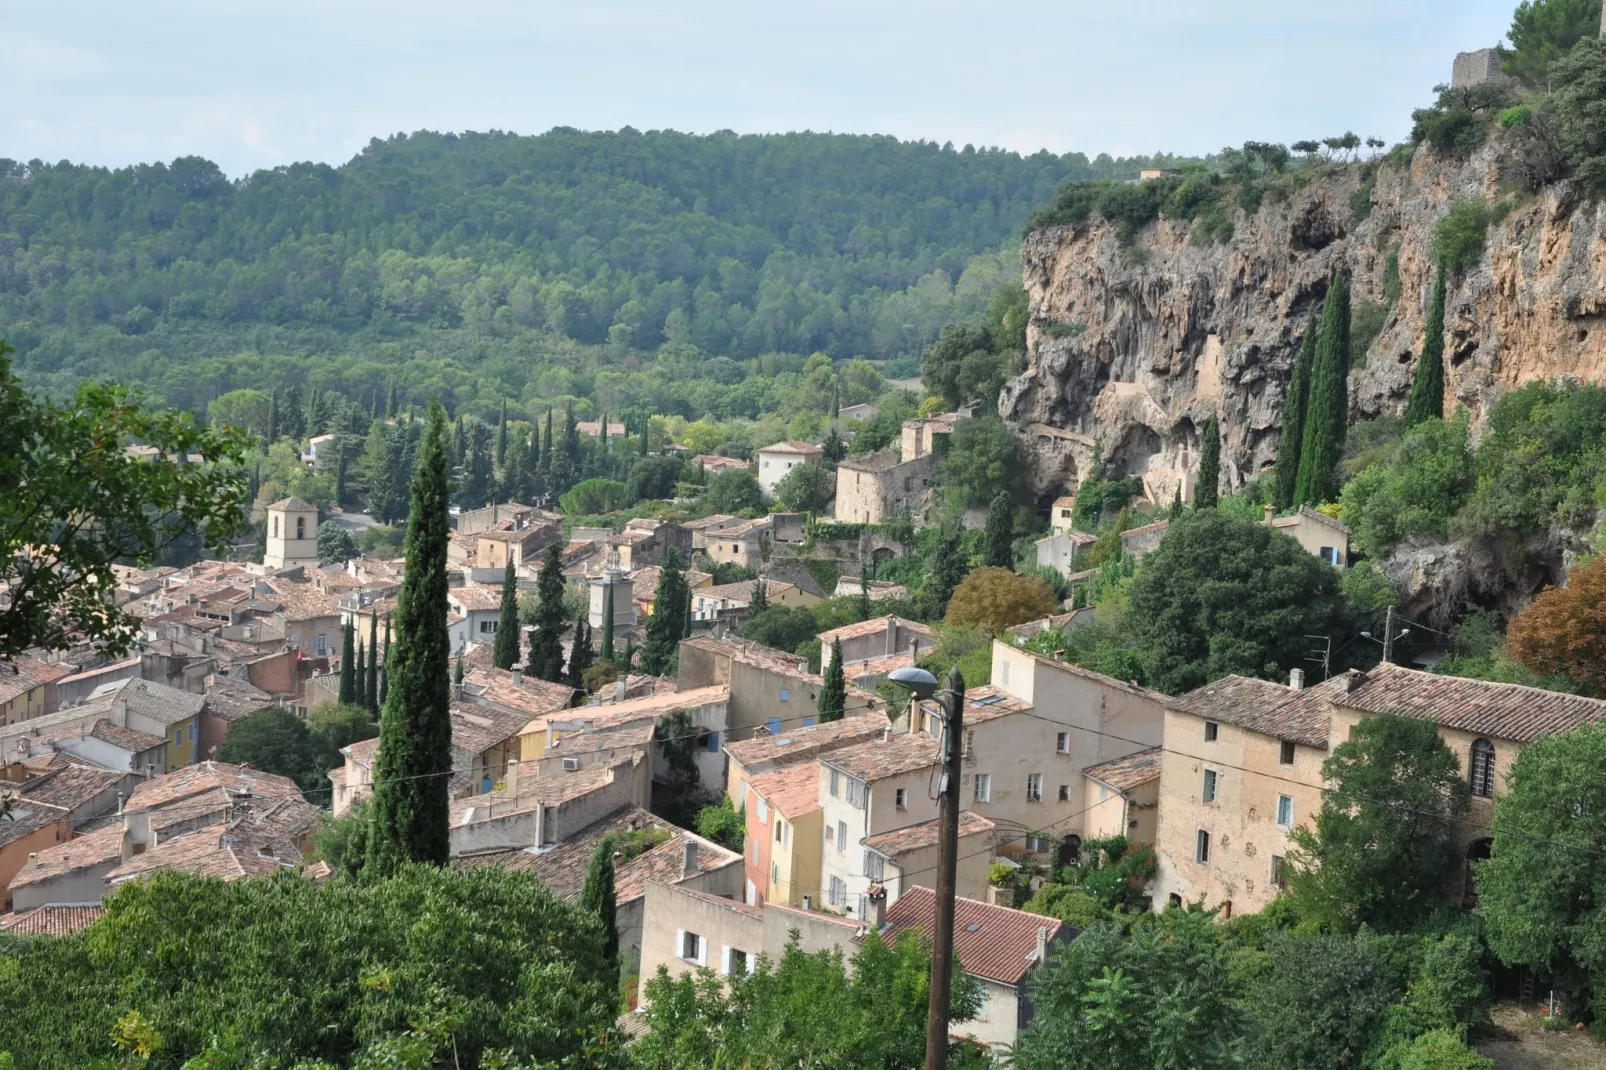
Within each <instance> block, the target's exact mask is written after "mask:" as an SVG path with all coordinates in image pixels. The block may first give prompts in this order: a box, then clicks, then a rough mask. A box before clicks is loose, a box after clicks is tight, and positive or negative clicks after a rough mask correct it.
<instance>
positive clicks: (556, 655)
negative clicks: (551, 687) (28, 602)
mask: <svg viewBox="0 0 1606 1070" xmlns="http://www.w3.org/2000/svg"><path fill="white" fill-rule="evenodd" d="M560 553H561V552H560V551H559V549H558V544H557V543H553V544H552V545H550V546H548V547H547V548H546V554H545V555H544V556H543V557H542V558H541V577H540V579H539V580H537V581H536V589H535V594H536V602H537V604H536V610H535V634H534V635H533V636H531V638H530V656H529V659H528V660H527V661H526V662H525V668H527V669H528V670H529V671H530V673H531V675H533V676H538V677H540V678H541V679H543V680H551V681H552V682H553V683H562V682H563V632H564V630H565V629H566V628H567V627H568V623H569V620H568V614H567V612H566V611H565V610H564V608H563V561H562V558H561V556H560Z"/></svg>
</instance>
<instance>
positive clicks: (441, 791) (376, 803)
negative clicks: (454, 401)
mask: <svg viewBox="0 0 1606 1070" xmlns="http://www.w3.org/2000/svg"><path fill="white" fill-rule="evenodd" d="M447 498H448V482H447V475H446V413H445V411H444V410H443V409H442V408H441V406H440V403H439V402H434V401H432V402H431V403H430V406H429V416H428V422H427V426H426V429H425V432H424V441H423V443H422V444H421V445H420V447H419V451H418V468H417V470H416V471H415V472H414V473H413V485H412V507H411V509H410V510H409V512H408V517H407V542H406V567H405V570H404V572H403V574H402V585H401V590H400V592H399V593H398V594H397V597H396V647H395V650H394V651H392V652H391V655H390V657H389V658H388V659H386V663H385V674H386V676H387V677H391V678H393V679H392V680H391V682H392V683H394V685H395V686H394V687H391V688H390V689H389V694H388V695H387V696H386V698H385V708H384V711H383V712H382V713H381V714H380V718H379V753H378V755H377V756H376V758H375V759H374V794H373V801H372V802H371V803H370V804H369V812H370V814H371V815H372V819H373V826H372V830H371V833H370V836H369V844H368V868H369V869H371V870H372V871H373V872H374V873H375V874H376V875H378V876H381V877H384V876H389V875H391V874H393V873H394V872H395V871H396V869H397V867H399V866H401V865H403V864H404V863H406V862H426V863H433V864H435V865H441V866H443V865H445V864H446V862H447V859H448V856H449V851H450V833H449V827H448V811H449V787H450V776H451V772H452V722H451V715H450V707H451V699H452V689H451V682H450V678H449V677H448V675H447V674H448V673H449V672H450V667H449V665H448V661H449V659H450V657H451V637H450V636H449V634H448V633H447V627H446V613H447V610H446V541H447V535H448V533H449V524H448V517H447Z"/></svg>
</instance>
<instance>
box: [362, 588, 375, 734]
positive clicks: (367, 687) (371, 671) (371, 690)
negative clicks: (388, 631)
mask: <svg viewBox="0 0 1606 1070" xmlns="http://www.w3.org/2000/svg"><path fill="white" fill-rule="evenodd" d="M362 704H363V705H364V706H367V707H368V709H369V710H370V711H371V712H373V713H375V714H377V713H378V712H379V614H378V613H370V614H369V615H368V679H367V680H366V681H364V682H363V697H362Z"/></svg>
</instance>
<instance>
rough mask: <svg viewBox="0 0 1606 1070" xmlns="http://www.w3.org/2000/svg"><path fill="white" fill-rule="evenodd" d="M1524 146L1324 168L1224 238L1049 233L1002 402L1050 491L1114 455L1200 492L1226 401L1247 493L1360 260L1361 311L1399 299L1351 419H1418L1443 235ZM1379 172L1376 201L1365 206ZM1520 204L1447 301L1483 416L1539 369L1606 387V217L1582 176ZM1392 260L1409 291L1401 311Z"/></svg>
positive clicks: (1182, 232) (1171, 485)
mask: <svg viewBox="0 0 1606 1070" xmlns="http://www.w3.org/2000/svg"><path fill="white" fill-rule="evenodd" d="M1505 151H1507V150H1506V149H1505V148H1504V147H1503V146H1502V144H1501V143H1500V142H1499V141H1498V139H1497V140H1496V141H1494V142H1491V144H1489V145H1486V146H1484V148H1482V149H1481V150H1479V151H1478V152H1477V153H1476V154H1474V156H1473V157H1472V158H1471V159H1470V160H1467V161H1465V162H1450V161H1443V160H1439V159H1436V158H1435V157H1434V156H1433V154H1432V153H1431V152H1430V151H1429V150H1428V149H1427V148H1425V147H1424V148H1420V149H1418V151H1417V152H1416V154H1415V155H1414V157H1413V158H1412V159H1411V160H1410V163H1409V165H1408V166H1391V165H1389V164H1387V163H1384V164H1381V165H1380V166H1377V167H1375V168H1370V169H1366V168H1363V167H1362V166H1360V165H1353V166H1350V167H1346V168H1334V169H1324V170H1322V171H1321V172H1320V173H1317V174H1314V175H1312V176H1311V177H1310V178H1309V180H1308V181H1306V182H1304V183H1303V184H1300V183H1298V182H1297V181H1296V182H1295V183H1294V184H1293V185H1294V186H1295V188H1294V189H1293V190H1292V192H1290V193H1289V194H1288V195H1287V196H1285V197H1284V198H1282V199H1280V200H1277V201H1275V202H1274V201H1272V200H1271V199H1269V198H1268V200H1267V201H1266V202H1264V203H1263V204H1262V205H1261V207H1260V209H1259V210H1258V211H1256V212H1254V213H1253V214H1248V215H1245V214H1243V213H1242V212H1239V213H1238V218H1237V221H1236V228H1235V234H1234V236H1233V237H1232V238H1231V239H1230V240H1229V241H1227V242H1225V243H1215V244H1194V243H1193V242H1191V241H1190V235H1191V231H1192V229H1193V226H1194V225H1193V224H1189V223H1186V222H1178V221H1168V220H1161V221H1160V222H1158V223H1155V224H1152V225H1150V226H1149V227H1147V228H1145V229H1144V230H1143V231H1142V232H1141V233H1140V234H1139V235H1138V237H1137V240H1136V241H1135V242H1134V243H1133V245H1132V246H1131V247H1129V248H1128V247H1123V246H1122V244H1121V242H1120V241H1119V240H1118V237H1117V235H1116V232H1115V230H1114V228H1113V227H1112V226H1111V225H1109V224H1108V223H1106V222H1104V221H1103V220H1101V219H1099V218H1098V217H1097V216H1095V217H1093V218H1092V219H1090V220H1089V221H1088V222H1087V223H1085V224H1081V225H1078V226H1074V227H1073V226H1059V227H1050V228H1047V229H1044V230H1040V231H1037V232H1034V233H1032V234H1030V235H1029V236H1028V237H1027V239H1026V242H1025V247H1024V260H1025V284H1026V289H1027V292H1028V294H1029V295H1030V299H1031V325H1030V327H1029V329H1028V348H1029V351H1030V361H1029V365H1028V367H1027V370H1026V371H1025V372H1024V373H1023V374H1022V375H1020V376H1018V377H1016V378H1015V379H1014V380H1012V381H1011V382H1010V383H1009V384H1008V385H1007V386H1006V388H1005V390H1004V393H1003V395H1002V397H1001V399H1000V402H999V410H1000V412H1001V413H1002V415H1003V416H1004V417H1005V418H1006V419H1007V420H1010V421H1011V422H1013V423H1014V424H1016V425H1017V426H1019V427H1021V428H1022V429H1023V430H1025V431H1026V432H1027V433H1028V434H1029V435H1030V436H1033V437H1034V439H1035V442H1036V447H1037V448H1036V450H1035V454H1036V456H1035V484H1036V489H1037V491H1038V492H1039V493H1040V494H1043V495H1045V496H1048V495H1052V494H1055V493H1058V492H1060V491H1062V490H1063V489H1066V488H1071V487H1074V486H1075V485H1076V483H1077V482H1078V481H1079V480H1080V479H1082V478H1085V477H1086V475H1087V474H1088V469H1089V465H1090V463H1091V461H1092V458H1093V453H1094V450H1095V448H1096V449H1098V450H1099V451H1100V452H1101V453H1102V456H1103V458H1104V459H1105V460H1106V461H1108V462H1110V463H1111V464H1112V465H1113V466H1114V467H1115V468H1116V469H1118V470H1120V471H1125V472H1127V473H1130V474H1134V475H1139V476H1141V477H1142V478H1143V480H1144V482H1145V485H1146V487H1147V488H1148V491H1149V494H1150V495H1151V497H1153V498H1154V499H1155V500H1156V501H1159V502H1167V501H1169V500H1170V499H1171V496H1172V494H1173V493H1174V491H1175V490H1176V488H1177V487H1178V486H1179V485H1181V486H1182V487H1183V489H1184V496H1191V492H1192V483H1191V480H1192V478H1193V476H1194V474H1195V473H1196V472H1197V468H1198V452H1199V450H1198V445H1199V432H1200V430H1201V429H1202V428H1203V426H1204V423H1205V420H1206V419H1207V418H1208V417H1209V415H1210V414H1211V413H1212V412H1215V413H1218V414H1219V415H1220V418H1221V427H1222V435H1223V442H1222V447H1223V448H1222V469H1223V471H1224V473H1225V478H1226V480H1227V481H1228V482H1229V484H1230V486H1231V487H1233V488H1236V487H1241V486H1242V485H1243V484H1244V483H1246V482H1247V481H1249V480H1252V479H1253V478H1254V477H1255V476H1256V475H1257V474H1258V473H1260V472H1261V471H1263V470H1265V469H1266V468H1268V467H1270V466H1271V464H1272V463H1273V461H1274V460H1275V459H1276V456H1277V446H1278V438H1279V435H1280V432H1281V425H1282V409H1283V394H1284V387H1285V385H1286V383H1287V381H1288V377H1289V374H1290V372H1291V370H1292V367H1293V361H1294V357H1295V355H1296V352H1297V349H1298V346H1299V342H1300V338H1301V335H1302V333H1303V331H1304V329H1305V322H1306V318H1307V316H1308V315H1309V313H1310V311H1311V310H1312V309H1313V308H1319V306H1320V303H1321V300H1322V298H1323V296H1324V295H1325V293H1326V290H1327V286H1328V283H1329V280H1330V279H1331V278H1332V277H1333V275H1334V273H1335V271H1336V270H1338V269H1339V268H1341V267H1342V268H1343V269H1345V270H1347V271H1349V272H1350V273H1351V275H1352V277H1353V280H1354V282H1353V287H1354V296H1355V298H1356V303H1357V305H1359V303H1360V302H1361V301H1369V302H1372V303H1373V304H1376V305H1379V306H1385V305H1387V306H1389V307H1388V312H1387V318H1386V320H1385V321H1384V325H1383V328H1382V331H1381V332H1380V333H1379V334H1378V335H1377V337H1376V339H1375V340H1374V341H1373V343H1372V344H1371V346H1370V348H1369V350H1368V352H1367V355H1366V361H1365V364H1364V365H1363V366H1361V367H1359V368H1356V369H1355V370H1354V371H1352V372H1351V377H1350V391H1351V406H1350V409H1351V415H1352V418H1357V419H1359V418H1365V417H1368V416H1373V415H1376V414H1379V413H1384V412H1399V411H1401V410H1403V408H1404V405H1405V399H1406V396H1407V394H1408V393H1409V391H1410V385H1411V377H1412V374H1413V372H1414V367H1415V358H1416V355H1417V354H1418V353H1420V352H1421V347H1422V336H1423V329H1424V322H1423V321H1424V318H1425V315H1426V311H1427V304H1428V299H1429V296H1430V294H1431V289H1432V277H1431V258H1430V250H1431V246H1432V242H1433V234H1434V228H1435V226H1436V225H1437V223H1438V221H1439V220H1440V219H1441V218H1443V216H1444V215H1445V213H1446V212H1447V211H1448V210H1449V206H1450V204H1451V203H1452V202H1453V201H1456V200H1459V199H1463V198H1468V197H1477V198H1481V199H1483V200H1484V201H1486V202H1488V203H1490V204H1491V205H1492V204H1495V203H1497V202H1500V201H1501V197H1502V190H1501V187H1500V172H1501V163H1502V154H1503V153H1504V152H1505ZM1299 166H1300V165H1299V164H1298V163H1295V164H1294V165H1292V168H1293V171H1292V173H1294V174H1295V175H1297V174H1298V169H1299ZM1368 171H1370V173H1368ZM1367 182H1370V183H1371V192H1370V197H1369V203H1370V209H1369V211H1364V210H1363V211H1357V210H1356V209H1355V207H1354V206H1353V203H1354V202H1357V201H1358V202H1360V203H1362V204H1365V203H1366V202H1367V200H1368V198H1367V197H1366V195H1365V194H1361V195H1359V196H1357V191H1358V190H1361V189H1363V188H1364V186H1363V183H1367ZM1501 203H1504V204H1506V205H1508V206H1511V207H1510V210H1509V211H1507V213H1506V214H1505V216H1504V218H1502V219H1500V221H1499V222H1498V223H1497V224H1496V225H1494V226H1492V227H1491V228H1490V231H1489V236H1488V241H1487V244H1486V245H1485V248H1484V252H1483V257H1482V259H1481V261H1480V262H1479V264H1478V265H1477V266H1476V267H1475V268H1472V269H1470V270H1467V271H1465V272H1462V273H1460V274H1458V275H1457V276H1455V277H1454V278H1452V280H1451V283H1450V290H1449V297H1448V307H1447V311H1446V325H1445V335H1446V337H1445V358H1446V391H1447V396H1446V399H1445V408H1446V411H1451V410H1452V409H1454V408H1455V406H1457V405H1463V406H1466V407H1467V408H1468V409H1469V410H1470V411H1471V413H1472V415H1473V417H1474V420H1475V421H1481V420H1482V419H1483V417H1484V416H1485V414H1486V413H1487V411H1488V408H1489V406H1490V405H1491V404H1492V403H1493V402H1494V401H1495V400H1496V399H1497V398H1499V397H1500V395H1501V394H1502V393H1504V392H1505V391H1506V390H1508V389H1510V388H1511V387H1512V386H1514V385H1517V384H1521V383H1524V382H1527V381H1530V380H1534V379H1544V378H1554V377H1559V376H1575V377H1578V378H1580V379H1583V380H1586V381H1591V382H1606V211H1603V207H1602V205H1600V204H1598V203H1595V202H1591V201H1585V200H1583V199H1582V198H1580V197H1579V196H1577V194H1576V193H1575V192H1574V191H1573V190H1572V189H1571V188H1570V187H1569V186H1568V185H1566V184H1561V185H1558V186H1556V187H1553V188H1551V189H1549V190H1547V191H1545V192H1544V193H1542V194H1540V195H1538V196H1537V197H1534V198H1531V199H1527V200H1525V201H1522V202H1515V203H1514V202H1513V201H1512V200H1511V199H1510V198H1508V199H1506V200H1505V201H1503V202H1501ZM1391 255H1392V256H1393V257H1395V258H1397V262H1398V279H1399V285H1400V297H1399V299H1398V300H1396V301H1394V302H1393V303H1392V305H1390V304H1389V302H1388V300H1387V297H1386V295H1385V275H1386V272H1387V265H1388V262H1389V260H1390V259H1391Z"/></svg>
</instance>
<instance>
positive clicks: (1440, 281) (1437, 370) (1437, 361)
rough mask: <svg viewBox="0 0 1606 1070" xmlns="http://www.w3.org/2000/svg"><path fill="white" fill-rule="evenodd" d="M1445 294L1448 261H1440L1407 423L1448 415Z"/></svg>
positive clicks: (1406, 419) (1410, 425)
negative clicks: (1443, 262) (1445, 407)
mask: <svg viewBox="0 0 1606 1070" xmlns="http://www.w3.org/2000/svg"><path fill="white" fill-rule="evenodd" d="M1444 297H1445V285H1444V265H1443V264H1440V265H1439V271H1438V276H1437V278H1435V279H1434V281H1433V300H1432V302H1431V303H1429V305H1428V323H1427V336H1426V337H1425V338H1424V339H1423V341H1422V358H1421V359H1420V360H1418V361H1417V362H1416V380H1415V381H1414V382H1412V383H1411V397H1410V400H1408V401H1407V402H1406V403H1405V426H1406V427H1415V426H1416V425H1417V424H1419V423H1421V422H1422V421H1423V420H1442V419H1443V418H1444Z"/></svg>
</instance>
